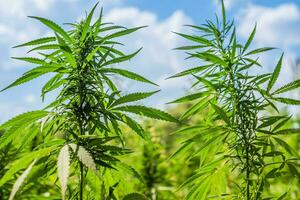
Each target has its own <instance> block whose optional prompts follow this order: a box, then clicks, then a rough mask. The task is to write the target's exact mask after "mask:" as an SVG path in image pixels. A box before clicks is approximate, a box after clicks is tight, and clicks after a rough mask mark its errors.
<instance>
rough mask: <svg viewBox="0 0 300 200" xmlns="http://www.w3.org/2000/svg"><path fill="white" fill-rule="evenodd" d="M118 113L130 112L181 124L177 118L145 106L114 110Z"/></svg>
mask: <svg viewBox="0 0 300 200" xmlns="http://www.w3.org/2000/svg"><path fill="white" fill-rule="evenodd" d="M114 110H116V111H123V112H130V113H134V114H137V115H141V116H145V117H150V118H153V119H159V120H164V121H169V122H175V123H180V122H179V121H178V120H177V119H176V118H174V117H173V116H171V115H170V114H168V113H166V112H163V111H161V110H158V109H154V108H149V107H145V106H120V107H116V108H114Z"/></svg>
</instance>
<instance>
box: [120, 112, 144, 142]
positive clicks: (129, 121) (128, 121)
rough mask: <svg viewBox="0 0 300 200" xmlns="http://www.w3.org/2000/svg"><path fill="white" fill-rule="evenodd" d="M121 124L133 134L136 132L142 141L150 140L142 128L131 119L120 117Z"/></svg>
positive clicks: (124, 116)
mask: <svg viewBox="0 0 300 200" xmlns="http://www.w3.org/2000/svg"><path fill="white" fill-rule="evenodd" d="M122 120H123V122H124V123H125V124H126V125H127V126H129V127H130V128H131V129H132V130H133V131H134V132H136V133H137V134H138V135H139V136H140V137H141V138H143V139H144V140H148V141H149V140H150V135H149V134H148V133H147V132H146V131H145V130H144V129H143V127H142V126H141V125H140V124H139V123H137V122H136V121H135V120H133V119H131V118H130V117H128V116H126V115H123V116H122Z"/></svg>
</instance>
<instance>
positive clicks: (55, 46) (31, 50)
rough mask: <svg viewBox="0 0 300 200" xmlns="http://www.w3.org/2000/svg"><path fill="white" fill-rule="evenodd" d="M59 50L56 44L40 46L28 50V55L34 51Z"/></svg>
mask: <svg viewBox="0 0 300 200" xmlns="http://www.w3.org/2000/svg"><path fill="white" fill-rule="evenodd" d="M59 48H60V46H59V45H57V44H46V45H41V46H37V47H35V48H33V49H30V50H29V51H28V53H30V52H33V51H36V50H47V51H48V50H55V49H59Z"/></svg>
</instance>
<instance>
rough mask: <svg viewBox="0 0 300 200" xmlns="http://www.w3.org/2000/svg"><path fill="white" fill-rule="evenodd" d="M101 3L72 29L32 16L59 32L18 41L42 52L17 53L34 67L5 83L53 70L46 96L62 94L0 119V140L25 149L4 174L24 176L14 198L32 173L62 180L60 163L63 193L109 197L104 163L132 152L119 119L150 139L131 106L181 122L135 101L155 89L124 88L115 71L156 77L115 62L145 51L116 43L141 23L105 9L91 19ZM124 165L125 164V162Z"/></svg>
mask: <svg viewBox="0 0 300 200" xmlns="http://www.w3.org/2000/svg"><path fill="white" fill-rule="evenodd" d="M96 6H97V5H96ZM96 6H95V7H94V8H93V9H92V10H91V12H90V13H89V14H88V16H87V17H86V19H84V20H83V21H80V22H79V23H70V24H68V25H69V26H70V29H69V30H64V29H63V28H61V27H60V26H59V25H57V24H56V23H54V22H52V21H51V20H48V19H45V18H41V17H30V18H33V19H36V20H38V21H40V22H41V23H42V24H44V25H45V26H47V27H48V28H50V29H51V30H52V31H53V32H54V36H52V37H46V38H39V39H36V40H33V41H30V42H27V43H25V44H22V45H19V46H16V47H32V48H31V49H30V51H29V52H36V53H38V55H39V56H38V57H18V58H15V59H18V60H22V61H26V62H28V63H31V64H34V65H36V67H35V68H33V69H31V70H29V71H27V72H26V73H24V74H23V76H21V77H20V78H19V79H17V80H16V81H15V82H13V83H12V84H11V85H9V86H8V87H6V88H5V89H3V90H6V89H9V88H11V87H14V86H18V85H21V84H24V83H26V82H28V81H31V80H32V79H34V78H37V77H40V76H42V75H45V74H51V75H52V76H53V77H52V78H51V79H50V80H49V81H48V82H47V83H46V84H45V85H44V86H43V88H42V93H41V96H42V98H43V99H44V97H45V95H46V94H47V93H49V92H52V91H54V90H56V91H57V90H58V91H59V94H58V96H57V98H56V100H55V101H53V102H52V103H50V104H49V105H48V106H47V107H46V108H45V109H43V110H38V111H33V112H28V113H25V114H22V115H19V116H17V117H15V118H13V119H11V120H9V121H7V122H6V123H4V124H3V125H1V127H0V129H1V130H4V131H5V132H4V134H3V135H2V136H1V138H0V148H1V149H3V148H4V147H6V146H7V145H10V144H13V145H14V146H15V147H16V148H17V149H19V156H18V157H17V159H16V160H15V161H13V162H11V163H10V164H9V165H7V166H6V173H5V175H4V176H3V177H1V179H0V187H2V186H3V185H4V184H6V183H9V182H11V181H12V180H14V179H15V177H18V179H17V181H16V182H15V183H14V186H13V189H12V192H11V194H10V199H13V198H14V196H15V195H17V192H18V190H19V189H20V187H21V185H22V184H23V182H24V181H25V180H26V179H27V180H28V184H27V185H30V184H31V182H30V181H32V182H38V181H37V180H44V179H51V180H53V181H54V182H56V181H55V180H56V178H55V177H56V171H57V176H58V179H59V183H60V188H61V192H62V198H63V199H65V198H67V197H68V198H72V199H80V200H82V199H104V196H105V195H103V194H101V191H100V190H101V188H102V190H103V187H100V185H99V183H101V181H102V179H101V176H103V175H104V173H105V171H106V169H118V166H119V164H120V162H119V160H118V158H117V156H118V155H124V154H126V153H128V152H129V151H128V150H127V149H125V148H124V146H123V145H120V144H123V137H124V136H123V133H122V131H121V128H120V127H121V125H122V124H124V125H127V126H129V127H130V128H131V129H132V130H133V131H135V132H136V133H137V134H138V135H139V136H141V137H142V138H144V139H149V136H148V135H147V134H146V132H144V130H143V128H142V127H141V126H140V125H139V123H138V122H136V121H135V119H134V118H132V116H131V115H130V113H132V114H136V115H141V116H146V117H150V118H155V119H160V120H166V121H171V122H177V120H176V119H175V118H173V117H172V116H171V115H169V114H167V113H165V112H162V111H160V110H157V109H154V108H149V107H144V106H141V105H132V104H130V103H132V102H135V101H138V100H141V99H144V98H147V97H149V96H151V95H153V94H154V93H155V92H146V93H133V94H127V95H123V92H122V91H120V90H119V89H118V87H117V86H116V85H115V83H114V81H113V80H114V79H113V77H114V76H116V75H119V76H123V77H126V78H129V79H133V80H135V81H140V82H144V83H149V84H154V83H153V82H151V81H149V80H147V79H146V78H144V77H142V76H140V75H138V74H135V73H133V72H130V71H128V70H125V69H120V68H116V67H114V65H115V64H117V63H121V62H125V61H128V60H130V59H132V58H133V57H134V56H135V55H136V54H138V53H139V51H140V49H139V50H138V51H136V52H134V53H132V54H129V55H125V54H124V53H122V52H121V51H119V50H118V49H117V48H116V47H118V46H119V45H122V44H121V43H119V42H118V41H117V40H118V38H119V37H121V36H125V35H128V34H130V33H133V32H135V31H137V30H139V29H141V28H143V27H137V28H131V29H127V28H124V27H122V26H117V25H114V24H112V23H104V22H103V17H102V10H101V12H100V16H99V17H98V18H97V19H96V20H95V22H94V23H92V18H93V14H94V11H95V9H96ZM154 85H155V84H154ZM37 138H42V139H40V140H38V139H37ZM38 141H39V142H38ZM25 149H26V150H25ZM28 149H29V150H28ZM124 168H126V167H124V165H123V164H122V168H121V169H120V170H124ZM24 169H26V170H24ZM127 169H130V167H127ZM132 173H133V174H135V175H136V173H135V172H134V171H133V172H132ZM69 176H72V177H79V178H78V179H74V178H73V179H72V181H73V182H74V180H75V182H76V181H77V180H78V182H77V184H76V185H72V186H69V187H68V177H69ZM88 183H92V186H90V185H89V184H88ZM98 186H99V187H98ZM85 189H88V190H87V191H85ZM104 190H108V188H107V187H105V188H104ZM91 191H92V192H91ZM23 195H25V196H26V195H27V197H28V196H29V194H23ZM101 196H102V198H101Z"/></svg>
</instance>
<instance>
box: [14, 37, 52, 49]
mask: <svg viewBox="0 0 300 200" xmlns="http://www.w3.org/2000/svg"><path fill="white" fill-rule="evenodd" d="M55 40H56V38H55V37H44V38H39V39H36V40H32V41H30V42H26V43H24V44H20V45H18V46H14V47H13V48H18V47H24V46H35V45H39V44H45V43H48V42H54V41H55Z"/></svg>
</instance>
